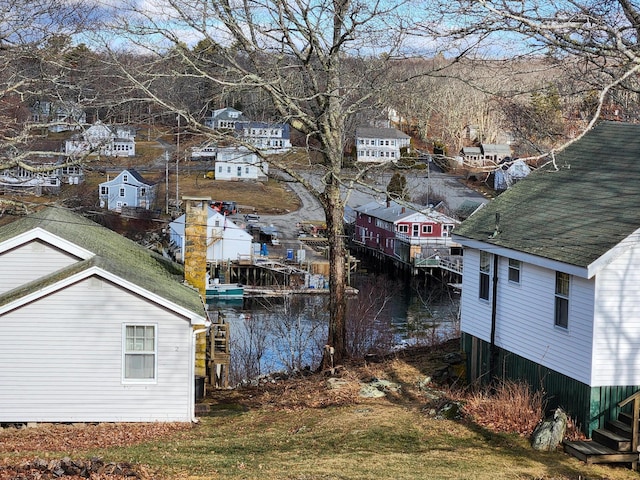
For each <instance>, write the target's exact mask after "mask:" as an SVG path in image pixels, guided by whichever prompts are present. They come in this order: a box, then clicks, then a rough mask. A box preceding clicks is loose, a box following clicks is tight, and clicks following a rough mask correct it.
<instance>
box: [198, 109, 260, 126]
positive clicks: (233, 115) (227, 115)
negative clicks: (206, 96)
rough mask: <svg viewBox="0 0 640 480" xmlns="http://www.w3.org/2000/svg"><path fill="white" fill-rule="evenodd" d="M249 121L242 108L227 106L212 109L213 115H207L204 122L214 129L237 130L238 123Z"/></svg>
mask: <svg viewBox="0 0 640 480" xmlns="http://www.w3.org/2000/svg"><path fill="white" fill-rule="evenodd" d="M248 121H249V119H248V118H247V117H245V116H244V115H243V114H242V112H241V111H240V110H236V109H235V108H231V107H226V108H219V109H217V110H214V111H212V112H211V115H209V116H208V117H205V119H204V120H203V123H204V125H205V126H207V127H209V128H213V129H214V130H221V129H226V130H235V129H236V124H238V123H240V122H248Z"/></svg>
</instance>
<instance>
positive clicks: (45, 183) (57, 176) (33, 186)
mask: <svg viewBox="0 0 640 480" xmlns="http://www.w3.org/2000/svg"><path fill="white" fill-rule="evenodd" d="M25 163H29V164H31V165H32V166H33V167H34V170H31V169H28V168H24V167H23V166H15V167H11V168H7V169H4V170H0V191H1V192H5V193H24V194H31V195H38V196H39V195H42V194H46V193H51V194H56V193H58V192H59V191H60V186H61V172H60V169H59V168H56V165H57V164H56V163H40V162H25ZM39 170H40V171H39Z"/></svg>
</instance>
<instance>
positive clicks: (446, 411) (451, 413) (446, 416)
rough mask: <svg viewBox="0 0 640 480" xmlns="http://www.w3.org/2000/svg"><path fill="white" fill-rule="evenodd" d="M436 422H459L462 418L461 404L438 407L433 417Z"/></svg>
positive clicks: (450, 403) (453, 403)
mask: <svg viewBox="0 0 640 480" xmlns="http://www.w3.org/2000/svg"><path fill="white" fill-rule="evenodd" d="M435 417H436V418H437V419H438V420H459V419H460V418H462V404H461V403H459V402H447V403H445V404H444V405H443V406H442V407H440V408H439V409H438V411H437V413H436V415H435Z"/></svg>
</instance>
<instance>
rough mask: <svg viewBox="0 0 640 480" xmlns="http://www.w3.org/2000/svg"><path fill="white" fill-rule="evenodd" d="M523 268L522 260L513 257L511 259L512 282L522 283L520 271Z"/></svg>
mask: <svg viewBox="0 0 640 480" xmlns="http://www.w3.org/2000/svg"><path fill="white" fill-rule="evenodd" d="M521 270H522V262H521V261H520V260H515V259H513V258H510V259H509V281H510V282H511V283H520V271H521Z"/></svg>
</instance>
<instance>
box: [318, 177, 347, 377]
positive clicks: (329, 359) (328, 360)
mask: <svg viewBox="0 0 640 480" xmlns="http://www.w3.org/2000/svg"><path fill="white" fill-rule="evenodd" d="M324 199H325V202H324V205H325V216H326V221H327V235H328V240H329V291H330V293H331V295H330V296H329V313H330V318H331V320H330V322H329V328H328V330H329V331H328V336H327V347H326V348H325V355H324V359H323V368H325V369H327V368H332V367H334V366H335V365H337V364H338V363H340V362H342V361H343V360H344V358H345V357H346V356H347V325H346V310H347V304H346V302H347V299H346V272H345V253H346V250H345V240H344V223H343V222H344V220H343V217H344V206H343V204H342V200H341V199H340V185H338V184H336V182H335V181H334V182H330V183H328V184H327V186H326V190H325V194H324Z"/></svg>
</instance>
